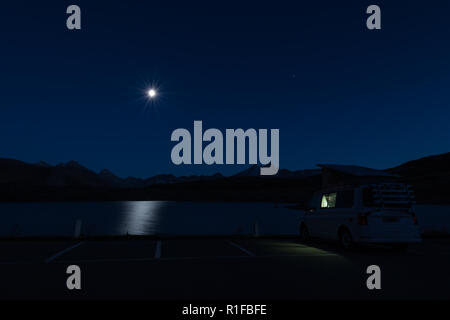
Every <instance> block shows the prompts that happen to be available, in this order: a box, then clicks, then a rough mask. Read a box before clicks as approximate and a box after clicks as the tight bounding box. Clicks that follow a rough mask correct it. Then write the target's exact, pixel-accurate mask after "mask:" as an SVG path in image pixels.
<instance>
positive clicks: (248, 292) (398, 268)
mask: <svg viewBox="0 0 450 320" xmlns="http://www.w3.org/2000/svg"><path fill="white" fill-rule="evenodd" d="M449 249H450V239H426V240H424V242H423V243H422V244H419V245H414V246H411V247H410V248H409V249H408V251H407V252H405V253H398V252H394V251H392V250H389V249H388V248H383V247H373V248H367V247H364V248H361V249H358V250H356V251H351V252H345V251H342V250H341V249H340V248H338V246H337V245H336V244H334V243H314V242H313V243H308V245H304V244H301V243H299V242H298V240H297V239H287V238H283V239H281V238H280V239H277V238H273V239H271V238H225V237H224V238H206V237H202V238H163V239H131V240H130V239H126V240H120V239H116V240H96V241H93V240H85V241H71V240H59V241H44V240H39V241H38V240H35V241H31V240H30V241H0V252H1V254H0V270H1V272H0V298H1V299H152V300H171V299H185V300H190V299H201V300H208V299H215V300H217V299H233V300H236V299H251V300H258V299H260V300H264V299H289V300H291V299H305V300H312V299H313V300H314V299H369V300H371V299H450V273H449V272H448V270H450V250H449ZM372 264H375V265H378V266H380V268H381V284H382V289H381V290H375V291H373V290H368V289H367V287H366V279H367V277H368V275H367V274H366V268H367V266H369V265H372ZM69 265H78V266H79V267H80V268H81V272H82V277H81V279H82V280H81V283H82V288H81V290H72V291H71V290H68V289H67V287H66V279H67V277H68V275H67V274H66V268H67V267H68V266H69Z"/></svg>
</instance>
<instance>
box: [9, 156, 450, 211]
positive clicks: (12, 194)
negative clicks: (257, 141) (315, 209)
mask: <svg viewBox="0 0 450 320" xmlns="http://www.w3.org/2000/svg"><path fill="white" fill-rule="evenodd" d="M385 171H386V172H389V173H394V174H397V175H399V176H401V177H402V179H403V180H404V181H405V182H407V183H409V184H412V185H413V186H414V187H415V189H416V195H417V200H418V202H427V203H450V153H445V154H441V155H434V156H429V157H425V158H421V159H417V160H413V161H409V162H406V163H404V164H401V165H399V166H397V167H394V168H390V169H387V170H385ZM320 187H321V170H320V169H306V170H294V171H291V170H287V169H280V170H279V171H278V173H277V174H276V175H274V176H260V166H258V165H253V166H250V167H248V168H246V169H245V170H243V171H241V172H239V173H237V174H235V175H232V176H229V177H225V176H223V175H222V174H220V173H217V174H214V175H210V176H204V175H192V176H180V177H176V176H174V175H171V174H159V175H155V176H153V177H149V178H135V177H127V178H121V177H118V176H116V175H115V174H114V173H113V172H111V171H109V170H107V169H103V170H101V171H100V172H98V173H97V172H94V171H92V170H90V169H88V168H86V167H84V166H83V165H81V164H80V163H78V162H76V161H70V162H67V163H60V164H57V165H50V164H48V163H46V162H43V161H41V162H39V163H35V164H30V163H26V162H23V161H20V160H15V159H5V158H0V201H55V200H58V201H86V200H92V201H103V200H104V201H111V200H214V201H215V200H220V201H276V202H283V201H285V202H303V201H306V200H307V199H308V197H310V196H311V194H312V193H313V192H314V191H316V190H318V189H320Z"/></svg>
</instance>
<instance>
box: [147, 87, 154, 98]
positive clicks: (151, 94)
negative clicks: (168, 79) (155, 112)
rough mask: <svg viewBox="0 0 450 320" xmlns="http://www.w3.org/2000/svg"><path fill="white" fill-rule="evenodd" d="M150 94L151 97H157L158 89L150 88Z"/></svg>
mask: <svg viewBox="0 0 450 320" xmlns="http://www.w3.org/2000/svg"><path fill="white" fill-rule="evenodd" d="M148 96H149V97H150V98H154V97H156V90H155V89H150V90H148Z"/></svg>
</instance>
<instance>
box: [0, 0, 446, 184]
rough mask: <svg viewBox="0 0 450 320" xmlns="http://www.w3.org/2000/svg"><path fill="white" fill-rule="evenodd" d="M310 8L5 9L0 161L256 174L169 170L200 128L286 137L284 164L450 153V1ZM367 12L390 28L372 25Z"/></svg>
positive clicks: (136, 4)
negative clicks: (184, 133) (176, 133)
mask: <svg viewBox="0 0 450 320" xmlns="http://www.w3.org/2000/svg"><path fill="white" fill-rule="evenodd" d="M311 3H312V1H309V2H305V3H301V2H300V1H292V2H290V3H283V4H280V3H278V2H275V1H272V2H270V3H264V2H261V1H258V2H246V4H245V5H243V4H242V3H239V2H230V1H209V2H208V4H205V3H195V2H188V1H182V2H167V1H161V2H155V1H70V2H69V1H53V2H50V1H33V2H31V1H26V2H25V1H15V2H14V4H12V3H11V4H5V3H2V5H1V6H0V37H1V47H0V49H1V50H0V72H1V73H0V157H8V158H16V159H20V160H24V161H27V162H37V161H39V160H44V161H46V162H49V163H52V164H56V163H59V162H62V161H64V162H65V161H69V160H77V161H79V162H80V163H81V164H83V165H85V166H87V167H89V168H91V169H94V170H100V169H102V168H108V169H110V170H112V171H113V172H114V173H116V174H118V175H120V176H129V175H133V176H141V177H145V176H150V175H154V174H157V173H174V174H176V175H181V174H194V173H195V174H210V173H213V172H217V171H219V172H223V173H225V174H231V173H234V172H237V171H240V170H243V169H244V168H245V167H246V166H220V167H218V166H215V167H214V166H206V165H202V166H180V167H177V166H174V165H173V164H172V163H171V160H170V151H171V148H172V146H173V145H174V143H172V142H171V141H170V134H171V132H172V131H173V130H174V129H176V128H179V127H183V128H188V129H190V130H192V129H191V128H192V126H193V121H194V120H203V125H204V127H205V128H211V127H215V128H220V129H225V128H244V129H245V128H268V129H270V128H279V129H280V164H281V167H282V168H289V169H302V168H312V167H314V166H315V165H316V164H317V163H341V164H358V165H363V166H370V167H375V168H386V167H390V166H395V165H398V164H400V163H402V162H404V161H407V160H412V159H415V158H419V157H422V156H426V155H430V154H436V153H443V152H448V151H450V130H449V118H450V108H449V106H450V103H449V102H450V93H449V90H448V88H449V83H450V82H449V80H450V59H449V57H450V44H449V41H450V22H449V19H448V14H449V12H450V10H449V9H450V4H449V3H448V1H428V2H424V1H388V2H385V1H370V2H369V1H315V2H314V3H315V4H314V5H312V4H311ZM70 4H77V5H79V6H80V7H81V10H82V30H81V31H68V30H67V29H66V26H65V24H66V18H67V15H66V14H65V11H66V8H67V6H68V5H70ZM370 4H378V5H379V6H380V7H381V10H382V30H378V31H369V30H367V29H366V26H365V23H366V17H367V15H366V14H365V10H366V8H367V6H368V5H370ZM152 83H156V84H158V86H159V89H160V90H161V92H162V94H161V97H160V99H159V100H158V103H157V104H156V105H148V104H147V103H146V97H145V89H147V88H148V87H150V86H151V84H152Z"/></svg>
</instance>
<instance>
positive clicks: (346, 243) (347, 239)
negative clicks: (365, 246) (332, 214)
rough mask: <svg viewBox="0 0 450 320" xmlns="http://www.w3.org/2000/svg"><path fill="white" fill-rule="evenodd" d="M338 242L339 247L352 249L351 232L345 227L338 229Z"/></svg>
mask: <svg viewBox="0 0 450 320" xmlns="http://www.w3.org/2000/svg"><path fill="white" fill-rule="evenodd" d="M339 243H340V244H341V247H342V248H343V249H345V250H349V249H352V248H353V246H354V243H353V238H352V234H351V233H350V231H348V229H347V228H342V229H341V230H340V231H339Z"/></svg>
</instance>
